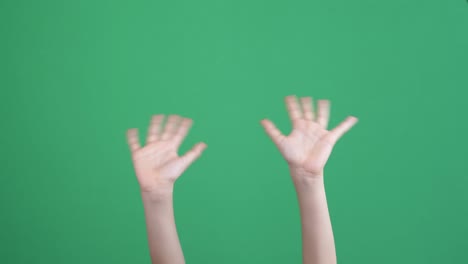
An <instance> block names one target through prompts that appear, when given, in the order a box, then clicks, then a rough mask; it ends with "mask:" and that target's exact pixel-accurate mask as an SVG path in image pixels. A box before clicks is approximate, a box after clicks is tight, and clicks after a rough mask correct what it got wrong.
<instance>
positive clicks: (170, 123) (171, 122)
mask: <svg viewBox="0 0 468 264" xmlns="http://www.w3.org/2000/svg"><path fill="white" fill-rule="evenodd" d="M180 119H181V117H180V116H178V115H170V116H169V118H168V119H167V122H166V125H165V126H164V132H163V134H162V136H161V140H168V139H170V138H172V137H173V136H174V133H175V131H176V129H177V126H178V123H179V120H180Z"/></svg>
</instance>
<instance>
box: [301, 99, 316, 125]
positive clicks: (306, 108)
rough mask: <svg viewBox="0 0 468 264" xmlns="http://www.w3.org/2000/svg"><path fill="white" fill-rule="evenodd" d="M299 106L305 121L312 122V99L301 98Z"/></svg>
mask: <svg viewBox="0 0 468 264" xmlns="http://www.w3.org/2000/svg"><path fill="white" fill-rule="evenodd" d="M301 105H302V112H303V113H304V119H305V120H307V121H312V120H314V110H313V105H312V97H302V98H301Z"/></svg>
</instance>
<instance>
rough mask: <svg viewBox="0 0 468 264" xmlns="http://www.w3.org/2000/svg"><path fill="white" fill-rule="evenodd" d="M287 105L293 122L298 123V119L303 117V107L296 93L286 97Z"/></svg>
mask: <svg viewBox="0 0 468 264" xmlns="http://www.w3.org/2000/svg"><path fill="white" fill-rule="evenodd" d="M285 101H286V107H287V109H288V113H289V118H290V119H291V122H292V123H293V124H295V123H296V121H297V120H299V119H301V118H302V117H301V108H300V106H299V104H298V102H297V98H296V96H295V95H289V96H286V98H285Z"/></svg>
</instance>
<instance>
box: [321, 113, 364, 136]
mask: <svg viewBox="0 0 468 264" xmlns="http://www.w3.org/2000/svg"><path fill="white" fill-rule="evenodd" d="M357 121H358V119H357V118H356V117H354V116H348V117H347V118H346V119H345V120H344V121H342V122H341V123H340V124H339V125H337V126H336V127H335V128H334V129H332V130H331V131H330V134H329V138H328V140H329V141H330V142H332V143H335V142H336V141H338V139H340V138H341V137H342V136H343V135H344V134H345V133H346V132H348V131H349V130H350V129H351V128H352V127H353V126H354V125H355V124H356V123H357Z"/></svg>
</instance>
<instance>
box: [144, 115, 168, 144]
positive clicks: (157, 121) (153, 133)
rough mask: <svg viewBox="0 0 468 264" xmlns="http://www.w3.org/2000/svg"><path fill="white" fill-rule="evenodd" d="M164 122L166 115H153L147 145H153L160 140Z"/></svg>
mask: <svg viewBox="0 0 468 264" xmlns="http://www.w3.org/2000/svg"><path fill="white" fill-rule="evenodd" d="M163 120H164V115H153V117H152V118H151V122H150V126H149V128H148V136H147V137H146V143H152V142H155V141H156V140H158V138H159V137H160V134H161V124H162V122H163Z"/></svg>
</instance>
